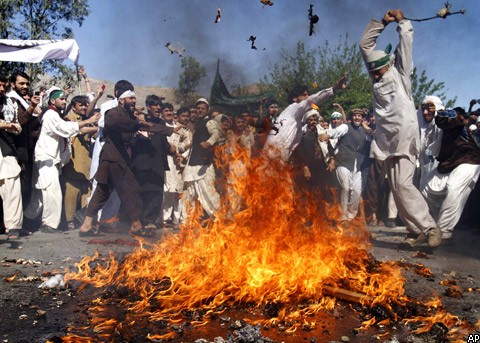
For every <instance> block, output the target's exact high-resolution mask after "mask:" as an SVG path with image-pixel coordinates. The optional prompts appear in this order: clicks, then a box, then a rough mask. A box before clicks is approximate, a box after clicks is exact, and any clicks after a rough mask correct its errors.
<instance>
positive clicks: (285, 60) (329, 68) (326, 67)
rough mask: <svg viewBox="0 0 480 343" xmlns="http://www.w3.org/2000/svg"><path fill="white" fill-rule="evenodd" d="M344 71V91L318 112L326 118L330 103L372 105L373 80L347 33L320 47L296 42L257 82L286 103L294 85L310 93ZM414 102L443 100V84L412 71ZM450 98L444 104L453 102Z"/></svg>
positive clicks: (367, 106) (357, 106) (359, 106)
mask: <svg viewBox="0 0 480 343" xmlns="http://www.w3.org/2000/svg"><path fill="white" fill-rule="evenodd" d="M345 73H348V76H349V81H348V88H347V90H346V91H344V92H342V93H340V94H337V95H335V97H334V98H333V99H332V100H331V101H329V102H327V103H324V104H323V108H321V114H322V115H323V116H326V117H329V116H330V114H331V113H332V112H333V109H332V107H331V104H332V103H333V102H338V103H340V104H341V105H342V106H343V107H344V109H345V111H346V112H347V113H348V111H349V110H350V109H352V108H371V107H372V82H371V78H370V76H369V75H368V73H367V72H366V70H365V68H364V63H363V60H362V57H361V54H360V51H359V48H358V46H357V44H349V43H348V36H345V37H340V39H339V41H338V43H337V45H335V46H332V45H330V43H329V42H328V41H326V42H325V44H324V45H323V46H321V47H319V48H312V49H306V48H305V45H304V43H303V42H298V43H297V48H296V51H295V53H294V54H290V53H288V52H286V51H285V50H283V51H282V55H281V59H280V62H277V63H275V64H270V66H269V73H268V74H267V75H265V76H264V77H263V79H262V80H261V81H260V85H261V89H262V91H270V92H272V93H273V94H275V96H276V98H277V100H278V101H279V103H280V104H282V105H284V106H285V105H287V95H288V92H289V90H290V89H293V87H294V86H295V85H307V86H309V88H310V92H311V93H313V92H316V91H319V90H321V89H325V88H328V87H331V86H332V85H334V84H335V82H336V81H337V80H338V79H339V78H340V77H341V76H342V75H343V74H345ZM412 89H413V94H414V99H415V104H416V105H419V104H420V103H421V101H422V100H423V98H424V97H425V95H433V94H435V95H438V96H439V97H440V98H442V100H444V99H445V91H446V89H445V85H444V83H443V82H440V83H436V82H435V81H434V80H429V79H428V78H427V76H426V72H425V71H423V72H422V73H421V74H420V75H418V73H417V72H416V71H415V73H414V74H413V77H412ZM455 99H456V98H455ZM455 99H454V100H449V101H448V102H447V106H452V104H453V103H454V102H455Z"/></svg>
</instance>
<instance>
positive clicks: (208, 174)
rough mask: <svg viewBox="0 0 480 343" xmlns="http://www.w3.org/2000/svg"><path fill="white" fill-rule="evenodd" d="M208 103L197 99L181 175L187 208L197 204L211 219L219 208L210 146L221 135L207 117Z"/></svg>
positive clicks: (205, 100) (211, 146) (203, 99)
mask: <svg viewBox="0 0 480 343" xmlns="http://www.w3.org/2000/svg"><path fill="white" fill-rule="evenodd" d="M209 107H210V106H209V103H208V100H207V99H205V98H200V99H198V100H197V102H196V104H195V112H196V114H197V116H198V120H197V122H196V124H195V129H194V132H193V138H192V148H191V150H190V156H189V157H188V162H187V165H186V166H185V170H184V173H183V178H184V184H185V185H184V199H185V205H186V206H187V208H188V207H189V206H190V207H191V206H194V203H195V201H197V200H198V201H199V202H200V204H201V205H202V207H203V210H204V211H205V213H206V214H207V215H209V216H212V215H213V214H214V213H215V212H216V211H218V209H219V207H220V195H219V194H218V192H217V191H216V189H215V170H214V167H213V146H214V145H215V143H217V141H218V139H219V138H220V132H219V130H218V127H217V126H216V125H215V123H214V122H213V121H211V118H210V117H209V116H208V110H209Z"/></svg>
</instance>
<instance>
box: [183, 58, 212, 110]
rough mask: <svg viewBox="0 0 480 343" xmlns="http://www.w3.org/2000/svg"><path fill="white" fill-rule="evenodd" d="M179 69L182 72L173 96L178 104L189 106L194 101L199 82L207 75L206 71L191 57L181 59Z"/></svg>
mask: <svg viewBox="0 0 480 343" xmlns="http://www.w3.org/2000/svg"><path fill="white" fill-rule="evenodd" d="M180 67H181V68H182V72H181V74H180V76H179V79H178V88H177V89H176V90H175V96H176V97H177V100H178V101H179V102H180V103H182V104H190V103H193V102H194V101H195V95H196V90H197V87H198V85H199V83H200V80H201V79H202V78H204V77H205V75H206V74H207V70H206V68H205V67H204V66H202V65H200V63H199V62H198V61H197V60H196V59H195V58H194V57H192V56H186V57H183V58H182V62H181V65H180Z"/></svg>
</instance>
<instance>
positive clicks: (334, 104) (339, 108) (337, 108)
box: [332, 102, 343, 112]
mask: <svg viewBox="0 0 480 343" xmlns="http://www.w3.org/2000/svg"><path fill="white" fill-rule="evenodd" d="M332 107H333V108H334V109H336V110H337V111H339V112H341V111H343V107H342V105H340V104H339V103H338V102H334V103H333V104H332Z"/></svg>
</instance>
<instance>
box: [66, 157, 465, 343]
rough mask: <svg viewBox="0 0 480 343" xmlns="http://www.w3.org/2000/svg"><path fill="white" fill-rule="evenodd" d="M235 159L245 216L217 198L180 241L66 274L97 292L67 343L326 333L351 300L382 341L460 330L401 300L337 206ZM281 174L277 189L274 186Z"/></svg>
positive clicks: (252, 162)
mask: <svg viewBox="0 0 480 343" xmlns="http://www.w3.org/2000/svg"><path fill="white" fill-rule="evenodd" d="M238 154H239V156H235V158H236V159H237V160H240V161H243V162H244V163H245V165H246V166H248V168H247V169H246V170H245V172H244V173H241V174H238V175H237V177H238V178H237V179H236V180H234V181H233V184H232V187H233V191H234V192H236V193H237V194H238V195H239V196H240V197H241V198H242V199H243V207H242V210H241V211H237V212H232V209H231V208H230V205H229V203H228V202H225V203H224V207H223V208H222V209H221V210H220V212H219V213H217V216H216V218H215V220H214V221H213V220H210V221H201V220H200V219H199V218H200V217H201V213H200V211H198V210H197V212H195V213H192V212H190V215H189V216H188V218H187V222H186V223H185V225H184V226H182V227H181V229H180V232H179V233H178V234H169V235H167V236H166V237H165V238H164V239H163V240H161V241H159V242H157V243H150V242H146V241H142V242H141V246H139V247H138V248H136V249H135V250H134V252H133V253H132V254H130V255H128V256H126V257H125V258H124V259H123V260H116V259H115V258H114V255H113V254H112V255H111V256H110V258H108V259H104V260H100V261H99V260H98V254H97V255H95V256H93V257H86V258H84V259H83V260H82V261H81V262H79V263H78V264H77V271H76V272H70V273H67V274H66V277H65V279H66V280H67V281H68V282H70V283H71V282H80V283H81V284H82V286H81V287H79V288H76V287H74V289H76V290H77V292H81V291H82V290H83V292H94V291H96V292H97V296H96V297H95V300H93V301H92V303H91V307H90V308H89V310H88V316H89V318H90V322H89V325H88V327H90V328H91V329H86V328H85V327H73V326H72V327H70V328H69V334H68V335H67V336H66V337H64V338H62V340H63V342H92V341H94V342H95V341H98V342H100V341H112V339H113V337H116V338H118V339H120V340H121V339H123V340H126V341H139V340H149V341H153V342H155V341H165V340H168V339H175V338H178V339H182V340H183V341H192V342H193V341H194V339H191V340H190V338H191V337H190V336H189V333H190V332H191V331H192V329H193V328H197V327H202V326H204V325H213V324H217V325H219V326H221V327H223V328H224V330H233V332H234V333H231V332H230V336H228V335H227V336H228V337H227V338H226V339H225V341H226V342H262V341H261V340H260V339H263V342H268V340H267V339H266V338H259V337H260V336H259V335H261V334H260V329H261V328H262V329H263V330H266V331H269V335H270V334H272V335H277V336H278V335H282V336H280V337H282V338H281V339H282V340H284V341H285V337H288V336H292V337H293V338H295V335H296V334H298V333H299V332H300V333H306V332H309V333H310V332H316V331H315V330H319V331H321V330H327V333H328V332H330V331H329V330H332V328H330V327H328V328H327V327H323V329H322V328H321V323H322V321H321V320H319V319H318V316H322V315H323V316H327V315H328V316H329V314H328V312H329V311H333V312H335V311H337V313H338V310H339V308H342V306H343V305H342V302H344V301H347V302H348V303H349V304H352V305H349V306H345V308H348V309H352V308H353V309H355V311H356V312H357V313H359V314H362V313H367V315H366V316H365V319H364V320H363V323H362V324H360V323H359V326H361V329H359V330H358V332H357V334H361V333H362V332H367V331H366V330H369V328H372V329H375V330H380V329H381V330H382V332H383V333H382V334H385V335H388V334H389V329H388V328H389V327H390V326H395V327H399V328H403V327H405V328H406V330H410V331H412V330H414V332H419V333H421V332H429V331H430V330H432V329H434V328H435V327H436V326H435V325H436V324H435V323H437V322H439V323H443V324H442V325H444V326H445V327H446V328H451V327H453V326H455V329H456V330H460V329H461V326H462V325H465V323H464V322H463V321H461V320H460V319H459V318H458V317H454V316H451V315H449V314H448V313H447V312H445V311H444V310H443V309H441V306H440V305H439V303H438V302H431V303H423V304H422V303H419V302H416V301H414V300H412V299H410V298H408V297H407V296H406V294H405V291H404V287H403V285H404V281H405V280H404V278H403V276H402V271H401V266H399V265H397V264H395V263H392V262H379V261H376V260H375V259H373V258H372V256H371V255H370V254H369V252H368V251H369V248H370V242H369V238H368V237H369V235H368V232H366V230H365V227H364V224H362V223H361V222H360V221H358V222H355V221H354V222H352V224H351V225H349V226H348V227H342V226H339V225H338V223H337V220H336V219H335V218H338V214H339V213H338V209H337V208H336V207H334V206H331V205H329V204H325V203H319V202H318V201H312V199H303V198H302V199H300V198H296V195H295V193H294V192H293V183H292V182H293V181H292V177H291V174H290V171H288V170H286V169H285V166H284V165H283V164H282V163H281V162H279V161H271V160H267V158H266V157H258V158H250V157H249V156H248V157H247V155H246V154H244V152H242V151H240V152H238ZM247 161H249V162H248V163H247ZM280 179H281V180H284V182H285V185H284V187H278V180H280ZM270 190H275V192H271V191H270ZM330 206H331V207H330ZM320 207H321V209H320ZM305 218H308V219H309V220H310V221H311V223H312V225H311V226H309V227H308V228H306V227H305V225H304V224H303V223H304V222H305ZM423 267H424V266H423ZM415 268H418V269H422V267H421V266H418V265H417V266H416V267H415ZM425 268H426V267H425ZM423 274H425V272H423ZM92 286H93V287H92ZM97 289H98V290H97ZM98 292H99V293H100V294H98ZM239 313H240V314H239ZM316 316H317V317H316ZM238 317H239V318H238ZM232 318H238V319H232ZM316 318H317V319H316ZM331 320H332V321H334V322H337V323H338V322H339V321H338V320H337V319H335V318H334V317H331ZM340 322H341V321H340ZM209 327H210V326H209ZM317 327H319V328H317ZM417 330H420V331H417ZM235 332H236V333H235ZM460 332H461V331H460ZM449 334H451V330H449V329H447V333H446V335H449ZM341 336H342V335H338V338H340V337H341ZM213 337H218V335H215V336H213ZM240 337H244V338H240ZM297 337H298V336H297ZM196 338H198V337H196ZM229 339H230V341H229ZM242 339H246V340H242ZM249 339H257V340H256V341H255V340H253V341H252V340H249Z"/></svg>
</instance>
